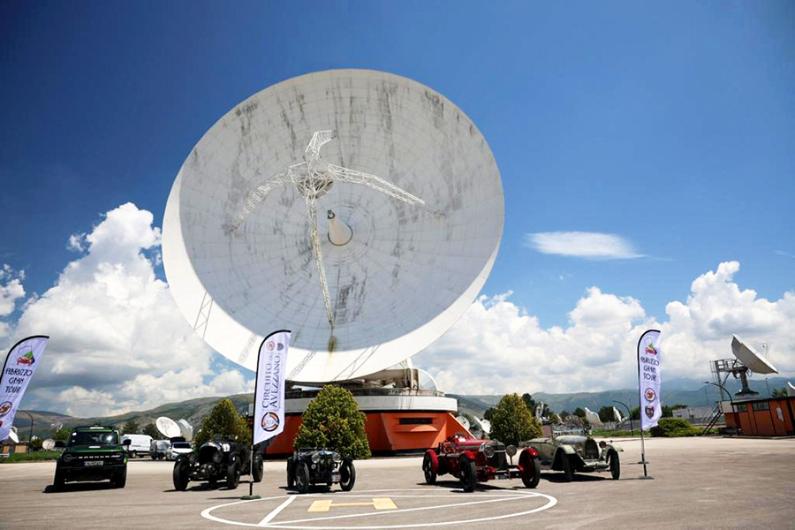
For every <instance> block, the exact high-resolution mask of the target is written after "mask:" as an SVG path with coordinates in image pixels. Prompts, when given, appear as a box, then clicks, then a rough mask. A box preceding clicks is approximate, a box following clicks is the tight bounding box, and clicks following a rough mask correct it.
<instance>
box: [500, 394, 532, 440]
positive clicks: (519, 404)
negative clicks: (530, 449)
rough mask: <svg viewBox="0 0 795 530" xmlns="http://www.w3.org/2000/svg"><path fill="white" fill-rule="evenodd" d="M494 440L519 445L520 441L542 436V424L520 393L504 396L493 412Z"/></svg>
mask: <svg viewBox="0 0 795 530" xmlns="http://www.w3.org/2000/svg"><path fill="white" fill-rule="evenodd" d="M490 436H491V438H492V439H493V440H499V441H501V442H502V443H504V444H511V445H517V444H518V443H519V442H523V441H526V440H529V439H531V438H538V437H540V436H541V425H540V424H539V423H538V420H536V419H535V418H534V417H533V416H532V414H530V410H529V409H528V408H527V405H526V404H525V402H524V401H523V400H522V398H521V397H519V395H518V394H508V395H505V396H503V397H502V399H501V400H500V402H499V403H497V406H496V407H494V412H492V414H491V433H490Z"/></svg>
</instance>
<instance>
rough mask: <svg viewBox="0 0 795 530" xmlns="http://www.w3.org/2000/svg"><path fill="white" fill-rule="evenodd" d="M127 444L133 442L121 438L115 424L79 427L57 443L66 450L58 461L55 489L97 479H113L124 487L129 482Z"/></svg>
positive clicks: (115, 485)
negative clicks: (123, 441) (65, 439)
mask: <svg viewBox="0 0 795 530" xmlns="http://www.w3.org/2000/svg"><path fill="white" fill-rule="evenodd" d="M125 445H129V442H128V441H127V440H125V443H122V442H120V441H119V432H118V431H116V430H114V429H113V428H111V427H102V426H99V425H93V426H90V427H76V428H75V430H74V431H73V432H72V434H71V435H70V436H69V440H68V441H67V442H66V443H65V444H64V443H63V442H58V443H57V444H56V447H63V449H64V450H63V453H62V454H61V456H60V458H58V461H57V462H56V464H55V478H54V479H53V487H54V489H55V490H60V489H63V487H64V483H65V482H72V481H79V482H83V481H97V480H110V483H111V485H112V486H113V487H115V488H123V487H124V485H125V484H126V483H127V452H126V450H125V447H124V446H125Z"/></svg>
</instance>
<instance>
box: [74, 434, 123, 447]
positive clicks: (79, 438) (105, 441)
mask: <svg viewBox="0 0 795 530" xmlns="http://www.w3.org/2000/svg"><path fill="white" fill-rule="evenodd" d="M73 445H119V436H118V435H117V434H116V433H115V432H112V431H79V432H73V433H72V436H71V437H69V446H73Z"/></svg>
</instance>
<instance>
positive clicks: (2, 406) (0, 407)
mask: <svg viewBox="0 0 795 530" xmlns="http://www.w3.org/2000/svg"><path fill="white" fill-rule="evenodd" d="M13 406H14V405H13V404H12V403H11V402H10V401H3V402H2V403H0V418H2V417H3V416H5V415H6V414H8V413H9V412H10V411H11V407H13Z"/></svg>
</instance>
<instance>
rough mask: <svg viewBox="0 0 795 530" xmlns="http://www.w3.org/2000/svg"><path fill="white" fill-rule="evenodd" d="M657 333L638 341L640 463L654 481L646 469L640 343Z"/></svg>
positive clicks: (646, 474) (647, 475)
mask: <svg viewBox="0 0 795 530" xmlns="http://www.w3.org/2000/svg"><path fill="white" fill-rule="evenodd" d="M652 331H656V332H657V333H659V330H656V329H649V330H646V331H644V332H643V334H642V335H641V336H640V338H639V339H638V348H637V361H638V413H639V414H640V418H639V421H640V460H641V461H640V463H641V464H643V476H642V477H641V478H643V479H652V478H654V477H650V476H649V472H648V471H647V469H646V440H645V438H644V436H643V400H642V399H641V397H640V396H641V382H640V381H641V380H640V343H641V341H643V337H645V336H646V333H649V332H652ZM631 418H632V414H630V419H631Z"/></svg>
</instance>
